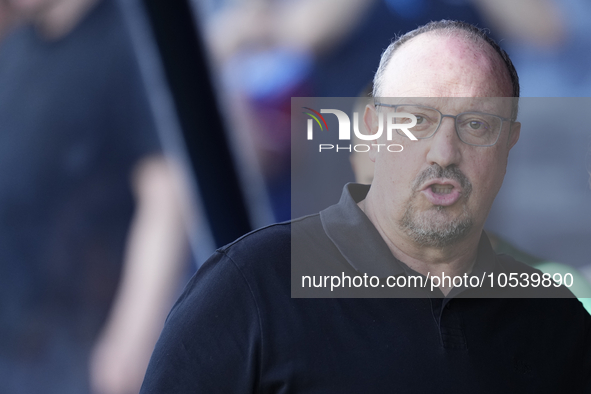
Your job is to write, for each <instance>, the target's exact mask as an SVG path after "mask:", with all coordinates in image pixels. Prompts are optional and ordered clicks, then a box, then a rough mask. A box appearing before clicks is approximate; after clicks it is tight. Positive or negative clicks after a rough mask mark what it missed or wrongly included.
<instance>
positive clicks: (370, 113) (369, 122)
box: [363, 104, 379, 162]
mask: <svg viewBox="0 0 591 394" xmlns="http://www.w3.org/2000/svg"><path fill="white" fill-rule="evenodd" d="M363 123H365V129H366V130H367V131H368V134H377V132H378V126H379V124H378V113H377V111H376V107H375V106H374V105H373V104H367V105H366V106H365V113H364V114H363ZM368 143H370V146H371V149H370V150H369V159H370V160H371V161H373V162H375V161H376V155H377V150H376V149H375V146H373V145H371V144H377V139H376V140H373V141H368Z"/></svg>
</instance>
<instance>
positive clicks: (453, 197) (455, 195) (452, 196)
mask: <svg viewBox="0 0 591 394" xmlns="http://www.w3.org/2000/svg"><path fill="white" fill-rule="evenodd" d="M421 193H423V195H424V196H425V197H426V198H427V201H429V202H430V203H431V204H433V205H441V206H443V207H447V206H449V205H453V204H455V203H456V201H458V200H459V199H460V197H461V193H460V191H459V190H458V189H456V188H453V189H452V191H451V192H450V193H447V194H438V193H435V192H434V191H433V190H432V189H431V188H430V187H428V188H426V189H425V190H423V191H422V192H421Z"/></svg>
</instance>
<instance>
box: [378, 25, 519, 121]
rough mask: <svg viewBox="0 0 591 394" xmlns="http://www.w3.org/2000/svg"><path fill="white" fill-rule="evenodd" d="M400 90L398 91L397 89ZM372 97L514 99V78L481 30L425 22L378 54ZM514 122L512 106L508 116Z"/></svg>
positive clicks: (516, 80) (516, 85) (512, 69)
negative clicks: (380, 54)
mask: <svg viewBox="0 0 591 394" xmlns="http://www.w3.org/2000/svg"><path fill="white" fill-rule="evenodd" d="M398 82H405V83H404V84H399V83H398ZM402 85H404V90H400V89H398V88H399V87H402ZM409 88H410V89H411V90H413V91H409ZM415 88H416V89H415ZM373 95H374V97H411V96H414V97H421V96H422V97H453V96H455V97H519V78H518V76H517V72H516V71H515V67H514V66H513V63H512V62H511V60H510V59H509V56H508V55H507V53H506V52H505V51H503V50H502V49H501V48H500V47H499V46H498V45H497V44H496V43H495V42H494V41H493V40H492V39H491V38H490V37H488V36H487V35H486V33H485V32H484V31H483V30H481V29H478V28H476V27H475V26H472V25H470V24H467V23H464V22H456V21H440V22H431V23H429V24H427V25H425V26H422V27H420V28H418V29H416V30H413V31H411V32H409V33H407V34H405V35H403V36H401V37H399V38H398V39H397V40H395V41H394V42H393V43H392V44H390V46H389V47H388V48H387V49H386V50H385V51H384V53H383V54H382V58H381V61H380V66H379V68H378V71H377V72H376V75H375V78H374V91H373ZM516 116H517V100H515V102H514V105H513V111H512V114H511V117H512V118H515V117H516Z"/></svg>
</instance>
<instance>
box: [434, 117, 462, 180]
mask: <svg viewBox="0 0 591 394" xmlns="http://www.w3.org/2000/svg"><path fill="white" fill-rule="evenodd" d="M455 121H456V120H455V118H453V117H451V116H446V117H444V118H443V119H442V120H441V124H440V125H439V129H438V130H437V132H436V133H435V135H434V136H433V137H431V138H430V140H431V141H429V142H430V146H429V152H428V153H427V161H428V163H429V165H432V164H438V165H439V166H441V168H446V167H449V166H451V165H459V164H460V161H461V159H462V152H461V149H460V148H461V144H463V142H462V141H460V138H459V137H458V135H457V133H456V125H455Z"/></svg>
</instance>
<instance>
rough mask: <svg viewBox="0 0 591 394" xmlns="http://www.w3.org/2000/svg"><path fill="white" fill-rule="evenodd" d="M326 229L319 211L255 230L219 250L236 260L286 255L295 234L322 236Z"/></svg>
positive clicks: (298, 235)
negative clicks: (323, 226)
mask: <svg viewBox="0 0 591 394" xmlns="http://www.w3.org/2000/svg"><path fill="white" fill-rule="evenodd" d="M323 233H324V230H323V228H322V223H321V220H320V214H318V213H316V214H313V215H308V216H303V217H300V218H297V219H292V220H289V221H285V222H281V223H274V224H270V225H267V226H264V227H261V228H259V229H256V230H253V231H251V232H249V233H247V234H245V235H243V236H241V237H240V238H238V239H236V240H235V241H233V242H231V243H229V244H227V245H225V246H223V247H221V248H219V249H218V250H217V253H220V254H223V255H225V256H227V257H228V258H230V259H232V260H233V261H235V262H243V261H245V260H252V259H256V258H258V257H264V258H265V259H271V258H272V257H273V256H275V257H284V256H285V255H286V254H287V255H288V256H289V254H290V250H291V241H292V238H293V237H301V236H304V237H318V236H319V235H322V234H323Z"/></svg>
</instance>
